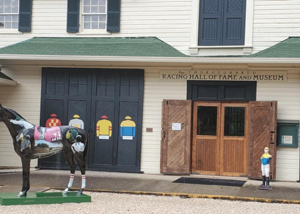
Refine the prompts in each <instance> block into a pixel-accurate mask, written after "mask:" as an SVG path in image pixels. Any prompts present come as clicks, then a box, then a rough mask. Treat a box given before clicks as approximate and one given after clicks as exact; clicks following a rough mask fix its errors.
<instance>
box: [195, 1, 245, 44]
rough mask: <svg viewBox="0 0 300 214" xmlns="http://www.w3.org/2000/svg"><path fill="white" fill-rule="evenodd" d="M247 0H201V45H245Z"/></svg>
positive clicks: (199, 42)
mask: <svg viewBox="0 0 300 214" xmlns="http://www.w3.org/2000/svg"><path fill="white" fill-rule="evenodd" d="M245 14H246V0H200V11H199V38H198V39H199V40H198V45H199V46H216V45H244V42H245Z"/></svg>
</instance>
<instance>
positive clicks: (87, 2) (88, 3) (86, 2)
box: [83, 0, 91, 5]
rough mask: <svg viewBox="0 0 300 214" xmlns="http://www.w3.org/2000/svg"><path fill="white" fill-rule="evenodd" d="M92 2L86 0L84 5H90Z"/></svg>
mask: <svg viewBox="0 0 300 214" xmlns="http://www.w3.org/2000/svg"><path fill="white" fill-rule="evenodd" d="M90 2H91V1H90V0H84V2H83V4H84V5H90Z"/></svg>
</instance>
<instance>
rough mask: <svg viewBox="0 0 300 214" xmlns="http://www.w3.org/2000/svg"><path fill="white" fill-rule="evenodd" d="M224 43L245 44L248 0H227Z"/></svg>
mask: <svg viewBox="0 0 300 214" xmlns="http://www.w3.org/2000/svg"><path fill="white" fill-rule="evenodd" d="M224 3H225V5H224V22H223V26H224V27H223V45H244V40H245V14H246V0H225V2H224Z"/></svg>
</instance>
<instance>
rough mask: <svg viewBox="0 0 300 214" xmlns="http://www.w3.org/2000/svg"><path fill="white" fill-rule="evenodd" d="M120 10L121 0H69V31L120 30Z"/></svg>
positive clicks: (97, 31)
mask: <svg viewBox="0 0 300 214" xmlns="http://www.w3.org/2000/svg"><path fill="white" fill-rule="evenodd" d="M80 2H82V3H80ZM120 10H121V0H109V1H108V0H68V13H67V32H68V33H78V32H83V33H85V32H88V33H94V32H96V33H99V32H100V33H102V32H106V31H107V32H110V33H112V32H114V33H115V32H120ZM79 26H80V29H79Z"/></svg>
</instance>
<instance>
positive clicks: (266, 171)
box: [259, 147, 272, 190]
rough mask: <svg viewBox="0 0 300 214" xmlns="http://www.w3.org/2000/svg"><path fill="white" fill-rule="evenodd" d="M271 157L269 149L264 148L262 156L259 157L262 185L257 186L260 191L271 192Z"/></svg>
mask: <svg viewBox="0 0 300 214" xmlns="http://www.w3.org/2000/svg"><path fill="white" fill-rule="evenodd" d="M271 158H272V155H270V154H269V148H268V147H265V149H264V154H263V155H262V156H261V158H260V160H261V173H262V185H260V186H259V189H261V190H271V189H272V188H271V187H270V178H269V177H270V164H269V162H270V160H271Z"/></svg>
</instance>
